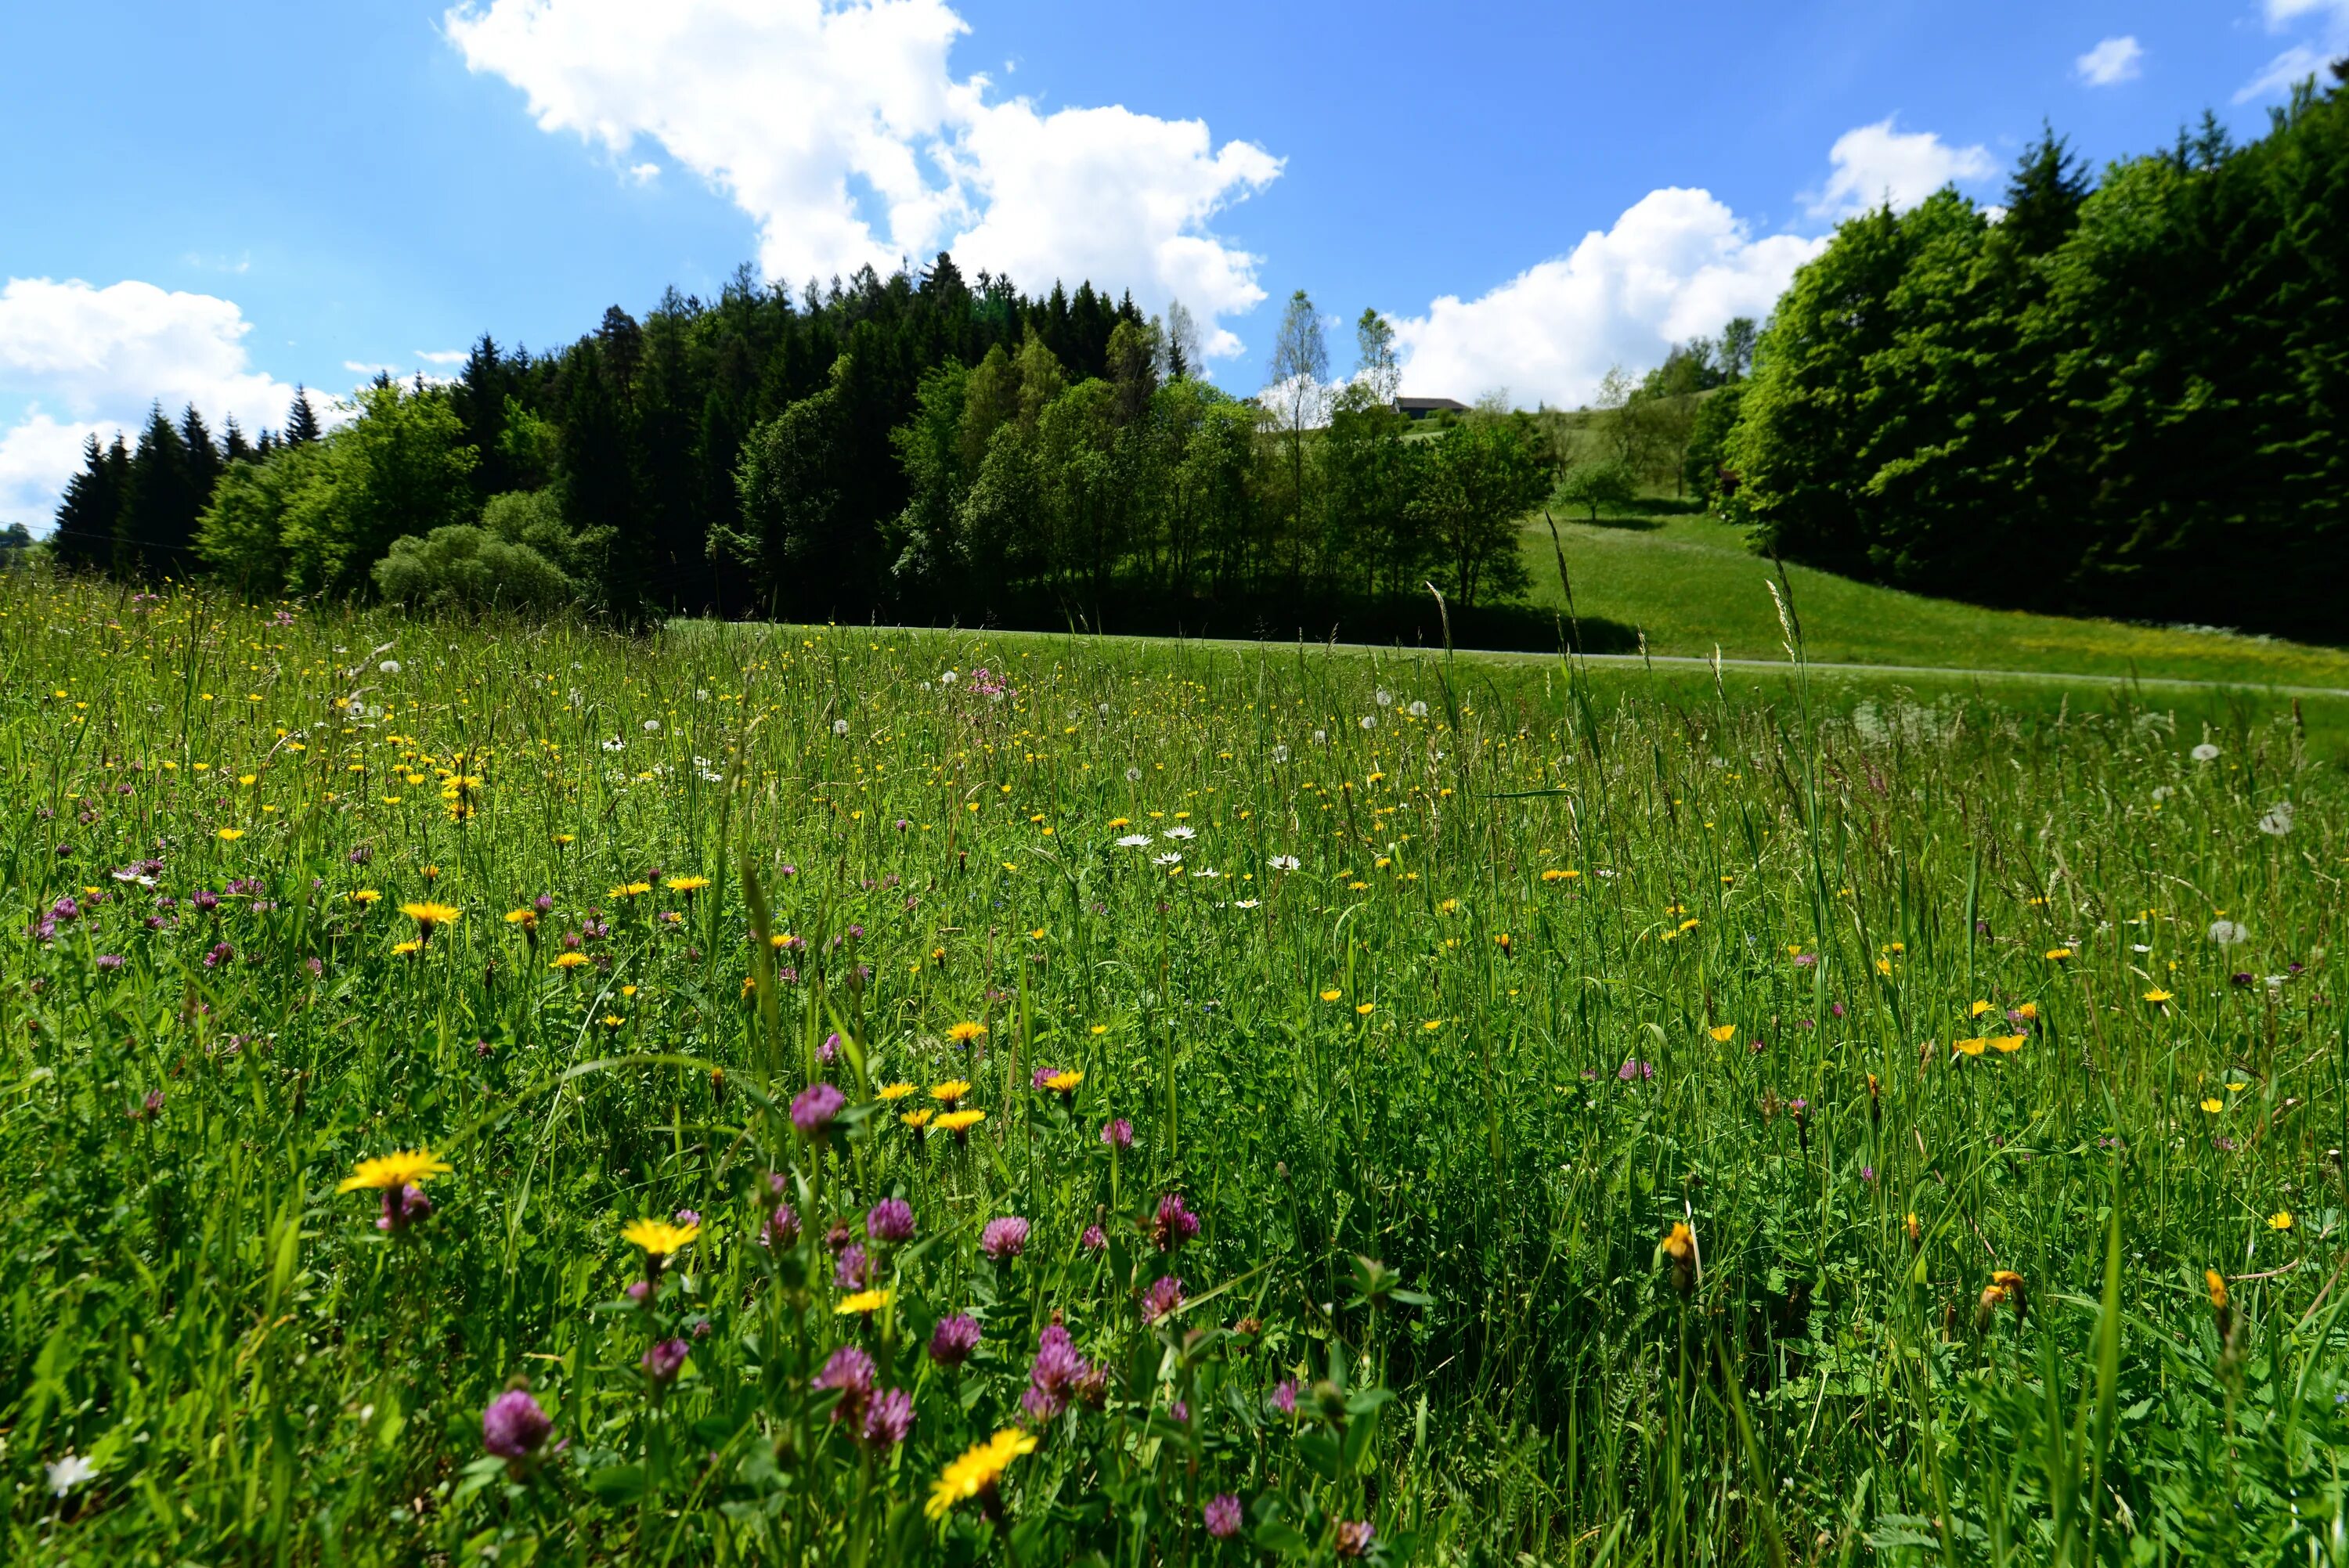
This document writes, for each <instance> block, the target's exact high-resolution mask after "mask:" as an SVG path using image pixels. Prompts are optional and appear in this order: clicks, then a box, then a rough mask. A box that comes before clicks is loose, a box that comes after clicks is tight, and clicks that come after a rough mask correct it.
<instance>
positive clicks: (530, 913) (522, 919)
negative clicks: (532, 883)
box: [506, 909, 538, 925]
mask: <svg viewBox="0 0 2349 1568" xmlns="http://www.w3.org/2000/svg"><path fill="white" fill-rule="evenodd" d="M506 923H507V924H508V925H536V924H537V923H538V911H536V910H534V909H510V910H508V911H506Z"/></svg>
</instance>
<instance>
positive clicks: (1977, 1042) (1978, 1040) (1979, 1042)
mask: <svg viewBox="0 0 2349 1568" xmlns="http://www.w3.org/2000/svg"><path fill="white" fill-rule="evenodd" d="M1954 1044H1955V1046H1956V1048H1957V1049H1958V1051H1959V1052H1960V1053H1961V1054H1962V1055H1965V1056H1969V1057H1978V1056H1980V1055H1982V1049H1983V1047H1986V1046H1988V1045H1989V1044H1990V1042H1989V1041H1988V1040H1986V1039H1983V1038H1982V1037H1979V1036H1977V1037H1974V1038H1972V1039H1970V1040H1959V1041H1956V1042H1954Z"/></svg>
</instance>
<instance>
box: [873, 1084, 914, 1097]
mask: <svg viewBox="0 0 2349 1568" xmlns="http://www.w3.org/2000/svg"><path fill="white" fill-rule="evenodd" d="M913 1092H914V1086H913V1085H912V1084H909V1083H892V1084H884V1085H882V1086H881V1088H880V1090H879V1093H878V1096H877V1098H879V1099H905V1097H906V1096H907V1095H909V1094H911V1093H913Z"/></svg>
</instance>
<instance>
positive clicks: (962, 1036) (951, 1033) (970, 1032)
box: [947, 1018, 987, 1046]
mask: <svg viewBox="0 0 2349 1568" xmlns="http://www.w3.org/2000/svg"><path fill="white" fill-rule="evenodd" d="M985 1033H987V1026H986V1025H985V1024H974V1023H972V1022H970V1020H968V1018H966V1019H965V1020H963V1021H962V1022H961V1023H959V1024H957V1025H955V1026H953V1027H952V1028H950V1029H948V1030H947V1039H949V1040H952V1041H953V1042H954V1043H955V1044H956V1045H957V1046H967V1045H968V1044H970V1043H971V1041H973V1040H975V1039H977V1038H978V1037H980V1036H981V1035H984V1034H985Z"/></svg>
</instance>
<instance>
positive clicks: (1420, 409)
mask: <svg viewBox="0 0 2349 1568" xmlns="http://www.w3.org/2000/svg"><path fill="white" fill-rule="evenodd" d="M1394 406H1395V407H1396V408H1398V409H1399V410H1401V411H1402V412H1403V413H1405V414H1412V413H1420V414H1465V413H1466V412H1468V405H1467V404H1465V403H1463V402H1460V401H1458V400H1457V399H1456V398H1452V397H1398V398H1396V399H1395V400H1394Z"/></svg>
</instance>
